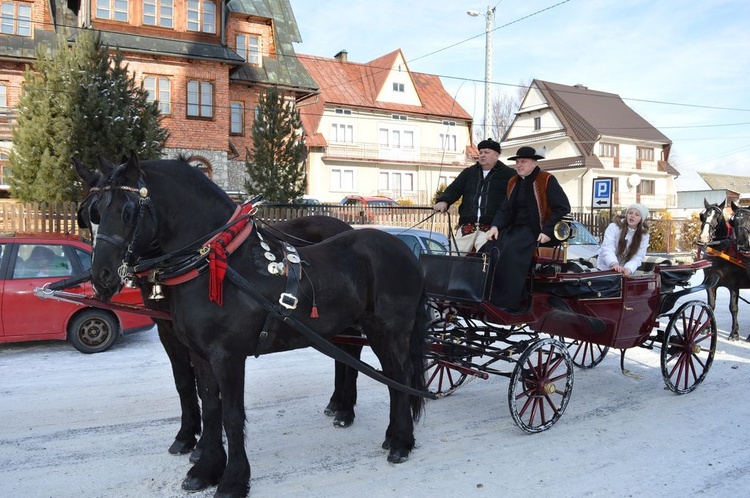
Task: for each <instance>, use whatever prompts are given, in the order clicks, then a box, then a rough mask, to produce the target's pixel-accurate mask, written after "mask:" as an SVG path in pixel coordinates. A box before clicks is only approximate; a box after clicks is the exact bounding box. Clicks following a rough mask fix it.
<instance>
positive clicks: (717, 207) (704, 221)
mask: <svg viewBox="0 0 750 498" xmlns="http://www.w3.org/2000/svg"><path fill="white" fill-rule="evenodd" d="M703 203H704V206H705V209H704V210H703V212H701V214H700V220H701V233H700V238H699V242H700V243H701V245H704V246H707V247H710V248H713V249H714V250H715V251H718V253H716V252H712V253H708V252H705V253H703V255H702V256H701V257H702V258H703V259H707V260H709V261H711V266H710V267H709V268H706V269H704V270H703V271H704V273H705V274H706V275H707V276H708V275H716V276H718V278H719V281H718V283H717V284H716V286H714V287H709V288H707V289H706V294H707V298H708V299H707V300H708V305H709V306H710V307H711V309H714V308H715V307H716V289H717V288H718V287H724V288H726V289H727V290H728V291H729V312H730V314H731V315H732V330H731V332H730V333H729V339H730V340H732V341H737V340H739V339H740V333H739V328H740V326H739V321H738V319H737V314H738V311H739V299H740V289H750V276H749V275H748V272H747V268H746V264H745V266H743V264H742V260H741V258H740V256H739V254H738V251H737V247H738V243H737V241H736V240H735V238H734V236H732V235H735V236H736V235H739V234H740V232H742V231H743V229H742V228H740V229H739V230H738V229H737V228H734V229H733V230H732V235H730V230H729V227H728V223H727V220H726V219H725V218H724V206H725V205H726V201H724V202H722V203H721V204H709V202H708V201H707V200H706V199H704V200H703ZM731 206H732V209H733V211H735V214H734V216H733V217H732V218H733V220H734V221H733V223H736V220H737V214H736V212H737V210H738V209H739V208H738V207H737V205H736V204H734V203H732V205H731ZM740 218H741V219H743V220H744V219H745V217H744V216H743V215H740ZM743 223H744V221H743ZM748 228H750V227H748ZM741 236H742V235H741ZM742 237H744V236H742ZM746 340H747V341H750V335H748V337H747V339H746Z"/></svg>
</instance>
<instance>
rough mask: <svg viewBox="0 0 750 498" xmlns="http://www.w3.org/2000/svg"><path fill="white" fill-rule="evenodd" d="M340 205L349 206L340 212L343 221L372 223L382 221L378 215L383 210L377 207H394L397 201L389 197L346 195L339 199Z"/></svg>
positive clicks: (382, 213)
mask: <svg viewBox="0 0 750 498" xmlns="http://www.w3.org/2000/svg"><path fill="white" fill-rule="evenodd" d="M341 205H342V206H344V208H349V209H344V210H343V211H342V213H341V219H342V220H344V221H345V222H347V223H362V224H368V225H372V224H374V223H378V222H380V221H382V220H379V216H378V215H385V210H384V209H378V208H389V207H395V206H398V202H396V201H394V200H393V199H391V198H390V197H377V196H362V195H347V196H346V197H344V198H343V199H342V200H341ZM380 217H382V216H380Z"/></svg>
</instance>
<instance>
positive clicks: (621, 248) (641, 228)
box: [615, 216, 648, 263]
mask: <svg viewBox="0 0 750 498" xmlns="http://www.w3.org/2000/svg"><path fill="white" fill-rule="evenodd" d="M615 223H616V224H617V226H618V227H620V238H619V239H618V240H617V251H616V254H617V259H618V260H619V261H622V262H623V263H627V262H628V261H630V260H631V259H633V256H635V253H637V252H638V248H639V247H641V240H643V234H644V233H648V225H646V220H641V221H640V222H639V223H638V226H637V227H636V228H635V233H634V234H633V240H631V241H630V245H629V246H628V245H627V241H626V240H625V236H626V235H627V234H628V218H627V216H626V217H625V218H618V219H616V220H615Z"/></svg>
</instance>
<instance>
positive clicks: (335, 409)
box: [72, 158, 362, 463]
mask: <svg viewBox="0 0 750 498" xmlns="http://www.w3.org/2000/svg"><path fill="white" fill-rule="evenodd" d="M72 163H73V165H74V167H75V170H76V173H77V174H78V176H79V178H80V179H81V180H82V181H83V185H84V188H85V190H86V193H88V192H89V191H90V190H91V189H94V192H96V189H97V188H99V187H101V186H103V185H102V184H101V181H102V178H104V175H103V174H102V173H101V172H100V171H94V170H90V169H89V168H87V167H86V166H85V165H84V164H83V163H81V162H80V161H79V160H78V159H77V158H72ZM98 166H99V169H100V170H102V171H107V172H111V171H112V169H113V165H112V163H109V162H108V161H106V160H103V159H100V160H99V165H98ZM94 198H95V196H94V195H87V196H86V198H85V199H84V200H83V201H82V202H81V204H80V206H79V209H78V213H77V218H78V226H79V227H80V228H86V229H88V230H89V231H90V233H91V234H92V236H95V234H96V230H97V226H96V225H92V224H91V221H90V217H89V208H90V204H91V202H92V201H93V199H94ZM269 229H270V230H271V231H272V232H273V235H274V236H276V237H277V238H279V239H280V240H283V241H286V242H289V243H290V244H292V245H294V246H302V245H310V244H313V243H317V242H320V241H322V240H324V239H326V238H328V237H332V236H333V235H337V234H339V233H341V232H344V231H346V230H352V228H351V226H350V225H349V224H348V223H345V222H343V221H341V220H339V219H338V218H333V217H330V216H317V215H316V216H308V217H304V218H297V219H292V220H289V221H284V222H279V223H276V224H275V225H273V226H272V227H269ZM137 284H138V287H139V288H140V290H141V297H142V299H143V303H144V305H145V306H146V307H148V308H151V309H155V310H160V311H169V309H168V305H167V303H168V301H166V300H165V299H164V297H166V296H164V295H163V294H164V293H168V292H169V289H168V288H165V289H164V290H163V291H162V296H159V294H158V293H156V294H155V293H154V292H153V284H151V283H150V282H148V281H147V279H145V278H141V279H139V281H138V283H137ZM154 296H157V297H160V298H161V299H154V298H153V297H154ZM153 321H154V322H155V324H156V328H157V333H158V337H159V341H160V342H161V344H162V346H163V347H164V350H165V352H166V353H167V358H168V359H169V362H170V366H171V368H172V375H173V377H174V381H175V387H176V389H177V394H178V397H179V400H180V409H181V416H180V428H179V430H178V432H177V435H176V436H175V438H174V441H173V442H172V444H171V445H170V447H169V450H168V451H169V453H171V454H184V453H188V452H192V453H191V456H190V460H191V461H192V462H193V463H195V462H197V461H198V459H199V458H200V452H201V447H202V443H201V441H200V440H199V439H198V437H199V436H201V434H202V426H203V425H205V424H208V425H211V424H212V423H213V424H215V425H216V426H218V427H219V430H218V431H216V430H214V431H209V434H220V432H221V414H220V404H218V399H214V400H210V399H207V398H208V397H209V396H212V397H214V398H217V397H218V392H217V389H216V388H215V383H212V382H209V383H206V382H205V381H204V379H206V377H210V370H208V366H207V365H205V364H204V362H203V360H202V359H201V358H200V357H198V356H196V355H193V354H191V352H190V350H189V348H187V347H186V346H185V345H183V344H182V343H181V342H180V341H179V339H178V337H177V334H176V333H175V331H174V329H173V324H172V320H167V319H162V318H153ZM351 333H352V334H356V333H357V332H356V331H352V332H351ZM339 347H340V348H342V349H343V350H345V351H347V352H348V353H349V354H350V355H352V356H354V357H355V358H359V357H360V353H361V350H362V346H356V345H340V346H339ZM335 371H336V372H335V376H334V392H333V395H332V396H331V399H330V400H329V403H328V405H327V406H326V408H325V410H324V413H325V414H326V415H329V416H333V417H334V426H336V427H349V426H350V425H351V424H352V423H353V422H354V418H355V413H354V405H355V404H356V400H357V384H356V382H357V376H358V372H357V371H356V370H355V369H353V368H351V367H349V366H347V365H345V364H343V363H341V362H338V361H337V362H336V363H335ZM201 372H203V373H201ZM199 397H200V398H201V400H202V401H203V403H204V410H203V411H202V412H201V409H200V405H199V403H198V398H199ZM201 416H203V419H204V420H203V424H202V423H201ZM212 416H213V418H212Z"/></svg>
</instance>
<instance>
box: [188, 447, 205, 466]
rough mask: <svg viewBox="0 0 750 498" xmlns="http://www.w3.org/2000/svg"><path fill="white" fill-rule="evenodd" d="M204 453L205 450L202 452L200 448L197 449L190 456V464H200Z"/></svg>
mask: <svg viewBox="0 0 750 498" xmlns="http://www.w3.org/2000/svg"><path fill="white" fill-rule="evenodd" d="M202 452H203V450H201V449H200V448H195V449H194V450H193V452H192V453H191V454H190V463H198V460H200V459H201V453H202Z"/></svg>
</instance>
